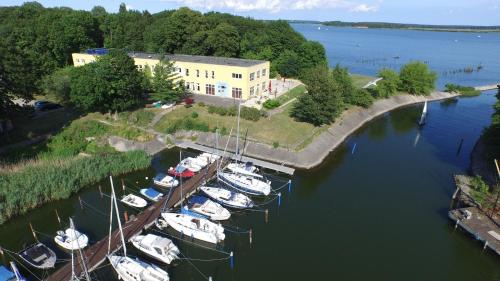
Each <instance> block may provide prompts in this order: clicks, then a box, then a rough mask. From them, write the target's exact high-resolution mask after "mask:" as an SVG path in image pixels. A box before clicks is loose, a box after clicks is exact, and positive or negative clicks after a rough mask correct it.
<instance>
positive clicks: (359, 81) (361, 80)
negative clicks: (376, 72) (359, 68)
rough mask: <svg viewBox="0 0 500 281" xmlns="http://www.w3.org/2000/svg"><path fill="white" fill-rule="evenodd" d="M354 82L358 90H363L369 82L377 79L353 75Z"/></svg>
mask: <svg viewBox="0 0 500 281" xmlns="http://www.w3.org/2000/svg"><path fill="white" fill-rule="evenodd" d="M351 78H352V82H353V83H354V86H356V87H357V88H362V87H363V86H364V85H366V84H368V82H370V81H372V80H374V79H375V77H371V76H365V75H361V74H351Z"/></svg>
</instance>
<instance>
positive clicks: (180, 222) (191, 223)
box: [158, 213, 226, 244]
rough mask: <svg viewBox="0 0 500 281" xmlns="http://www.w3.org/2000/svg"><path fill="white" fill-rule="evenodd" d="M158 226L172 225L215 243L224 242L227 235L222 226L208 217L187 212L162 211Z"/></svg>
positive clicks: (181, 230)
mask: <svg viewBox="0 0 500 281" xmlns="http://www.w3.org/2000/svg"><path fill="white" fill-rule="evenodd" d="M158 226H160V227H167V226H171V227H172V228H173V229H175V230H177V231H178V232H180V233H182V234H183V235H186V236H188V237H193V238H196V239H199V240H202V241H206V242H209V243H214V244H217V243H219V242H222V241H223V240H224V238H225V237H226V236H225V235H224V228H223V227H222V226H220V225H217V224H215V223H213V222H211V221H209V220H207V219H204V218H197V217H193V216H190V215H186V214H177V213H161V219H159V220H158Z"/></svg>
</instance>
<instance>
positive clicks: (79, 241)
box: [54, 218, 89, 250]
mask: <svg viewBox="0 0 500 281" xmlns="http://www.w3.org/2000/svg"><path fill="white" fill-rule="evenodd" d="M69 223H70V228H68V229H66V230H65V231H62V230H59V231H57V235H56V237H54V241H55V242H56V244H57V245H59V246H61V247H63V248H64V249H67V250H78V249H83V248H85V247H87V245H88V244H89V238H88V237H87V235H85V234H83V233H81V232H79V231H78V230H76V229H75V227H74V225H73V219H71V218H70V219H69Z"/></svg>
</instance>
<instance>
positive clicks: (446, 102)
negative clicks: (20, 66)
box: [439, 98, 458, 108]
mask: <svg viewBox="0 0 500 281" xmlns="http://www.w3.org/2000/svg"><path fill="white" fill-rule="evenodd" d="M457 103H458V98H452V99H446V100H443V101H441V102H440V103H439V105H440V106H441V107H442V108H447V107H450V106H456V104H457Z"/></svg>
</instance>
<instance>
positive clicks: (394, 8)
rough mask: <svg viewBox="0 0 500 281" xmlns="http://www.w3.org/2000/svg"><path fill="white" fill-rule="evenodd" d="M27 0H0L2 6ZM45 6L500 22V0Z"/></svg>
mask: <svg viewBox="0 0 500 281" xmlns="http://www.w3.org/2000/svg"><path fill="white" fill-rule="evenodd" d="M23 2H25V1H18V0H2V1H1V3H0V6H13V5H21V4H22V3H23ZM38 2H40V3H41V4H42V5H44V6H45V7H59V6H66V7H71V8H74V9H82V10H90V9H92V7H94V6H97V5H99V6H103V7H104V8H106V10H107V11H108V12H116V11H117V10H118V7H119V5H120V3H122V2H123V3H125V4H126V5H127V7H128V8H129V9H134V10H139V11H143V10H148V11H149V12H151V13H155V12H159V11H163V10H168V9H176V8H179V7H189V8H191V9H194V10H198V11H201V12H208V11H219V12H228V13H231V14H237V15H241V16H248V17H252V18H256V19H294V20H318V21H329V20H341V21H383V22H398V23H420V24H450V25H457V24H458V25H459V24H463V25H500V0H416V1H414V0H411V1H408V0H106V1H98V0H38Z"/></svg>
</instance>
